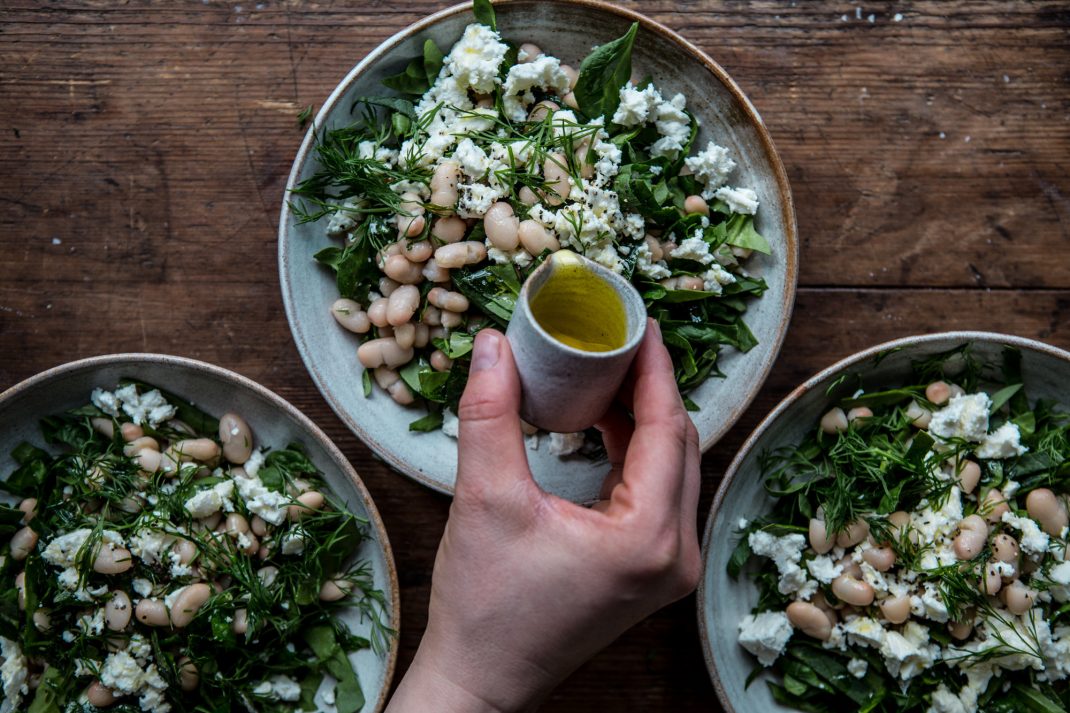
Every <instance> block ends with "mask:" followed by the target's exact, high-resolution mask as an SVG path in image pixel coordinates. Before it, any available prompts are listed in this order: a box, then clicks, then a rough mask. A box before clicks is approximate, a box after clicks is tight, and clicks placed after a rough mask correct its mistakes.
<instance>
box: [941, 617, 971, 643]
mask: <svg viewBox="0 0 1070 713" xmlns="http://www.w3.org/2000/svg"><path fill="white" fill-rule="evenodd" d="M947 631H948V633H949V634H951V638H953V639H956V640H958V641H964V640H965V639H967V638H969V636H970V634H971V633H972V632H973V624H971V623H970V622H968V621H949V622H948V623H947Z"/></svg>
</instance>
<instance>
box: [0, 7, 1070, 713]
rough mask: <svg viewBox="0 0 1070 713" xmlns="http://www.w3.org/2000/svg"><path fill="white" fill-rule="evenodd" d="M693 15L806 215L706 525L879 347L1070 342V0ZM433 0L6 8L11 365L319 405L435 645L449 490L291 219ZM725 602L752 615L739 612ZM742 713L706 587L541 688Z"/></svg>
mask: <svg viewBox="0 0 1070 713" xmlns="http://www.w3.org/2000/svg"><path fill="white" fill-rule="evenodd" d="M621 4H623V5H626V6H628V7H631V8H633V9H636V10H640V11H642V12H645V13H647V14H649V15H650V16H652V17H653V18H654V19H656V20H658V21H660V22H663V23H665V24H666V25H668V26H669V27H671V28H673V29H675V30H677V31H679V32H681V33H682V34H683V35H684V36H685V37H686V38H687V39H689V40H691V41H692V42H694V43H695V44H697V45H699V46H700V47H701V48H703V49H704V50H706V51H707V52H708V53H709V54H710V55H712V56H713V57H714V58H715V59H716V60H718V61H719V62H720V63H721V64H722V65H723V66H724V67H725V68H726V69H727V70H728V71H729V72H730V73H731V74H732V76H733V77H734V78H735V79H736V81H737V82H738V83H739V84H740V85H741V87H742V88H743V89H744V91H745V92H747V93H748V95H749V97H750V98H751V100H752V101H753V103H754V104H755V106H756V107H757V108H758V110H759V112H760V113H761V114H762V116H763V117H764V119H765V121H766V123H767V124H768V126H769V128H770V130H771V132H772V135H773V138H774V140H775V141H776V143H777V146H778V148H779V150H780V152H781V155H782V158H783V160H784V163H785V165H786V166H787V169H788V173H789V176H790V178H791V181H792V186H793V190H794V193H795V199H796V206H797V210H798V223H799V233H800V236H801V239H802V256H801V277H800V289H799V296H798V302H797V307H796V311H795V317H794V320H793V322H792V326H791V330H790V332H789V334H788V338H787V342H786V344H785V346H784V349H783V352H782V354H781V357H780V360H779V362H778V364H777V366H776V368H775V369H774V371H773V373H772V375H771V377H770V378H769V381H768V383H767V384H766V386H765V388H764V389H763V391H762V392H761V395H760V396H759V398H758V399H757V401H756V402H755V403H754V405H753V406H752V408H751V409H750V410H749V411H748V412H747V414H746V415H745V416H744V418H743V419H742V420H741V421H740V423H739V424H738V425H737V426H736V427H735V428H734V429H733V430H732V431H731V432H730V433H729V435H728V436H727V437H726V438H725V439H724V440H723V441H722V442H721V443H720V444H718V445H717V446H715V447H714V448H713V449H712V451H711V452H710V453H709V454H708V455H707V457H706V458H705V461H704V466H703V473H704V479H705V482H704V486H703V501H702V506H701V511H700V517H701V518H702V520H704V519H705V512H706V510H707V508H708V506H709V502H710V500H711V498H712V494H713V492H714V490H715V489H716V486H717V483H718V478H719V477H720V475H721V474H722V473H723V472H724V469H725V468H726V466H727V464H728V462H729V461H730V459H731V457H732V455H733V453H734V452H735V449H736V448H738V446H739V445H740V444H741V442H742V441H743V439H744V438H745V436H746V434H747V433H749V431H750V430H751V429H752V428H753V427H754V426H755V425H756V424H757V422H758V421H759V420H760V418H761V417H762V416H763V415H764V414H765V413H767V412H768V410H769V409H770V408H772V406H773V405H774V404H775V403H776V402H777V401H778V400H779V399H780V398H782V397H783V396H784V395H785V394H786V393H787V392H788V391H790V390H791V389H792V388H793V387H794V386H795V385H796V384H798V383H799V382H800V381H801V380H803V379H804V378H806V377H807V376H809V375H810V374H812V373H813V372H814V371H816V370H818V369H820V368H822V367H824V366H827V365H828V364H830V363H831V362H832V361H833V360H835V359H837V358H840V357H843V356H846V355H848V354H850V353H853V352H855V351H857V350H859V349H862V348H864V347H867V346H869V345H872V344H874V343H876V342H878V341H881V340H885V339H890V338H894V337H899V336H904V335H909V334H915V333H925V332H932V331H938V330H944V329H987V330H994V331H1004V332H1009V333H1012V334H1018V335H1023V336H1027V337H1035V338H1039V339H1042V340H1044V341H1046V342H1048V343H1050V344H1053V345H1056V346H1060V347H1063V348H1070V170H1068V165H1070V160H1068V159H1070V155H1068V154H1070V42H1068V35H1070V32H1068V31H1070V4H1067V3H1065V2H1061V3H1059V2H1031V3H1017V4H1013V3H1005V2H1002V1H999V2H997V1H991V2H918V3H894V2H872V3H867V4H857V3H850V2H836V3H819V2H794V1H787V0H785V1H783V2H770V1H763V2H753V3H746V2H739V1H727V0H726V1H724V2H699V1H687V0H651V1H650V2H626V3H621ZM442 7H444V5H443V4H442V3H439V2H425V1H422V0H421V1H417V2H405V1H403V0H395V1H394V2H382V1H380V0H372V1H366V2H361V3H355V2H353V3H344V2H329V3H299V2H274V1H265V2H256V3H254V2H249V1H247V0H242V1H241V2H240V3H235V2H233V1H232V2H226V3H222V2H217V1H216V0H203V1H202V0H183V1H182V2H172V3H150V2H144V1H140V0H130V1H128V2H121V3H106V2H99V1H86V2H80V3H76V2H65V1H56V2H30V1H29V0H6V2H4V3H3V5H2V7H0V389H2V388H6V387H8V386H10V385H12V384H14V383H16V382H18V381H19V380H21V379H23V378H25V377H28V376H30V375H32V374H34V373H36V372H38V371H41V370H43V369H45V368H47V367H50V366H54V365H56V364H60V363H62V362H66V361H69V360H72V359H76V358H79V357H85V356H90V355H94V354H102V353H108V352H118V351H152V352H166V353H172V354H178V355H183V356H190V357H195V358H199V359H204V360H207V361H210V362H214V363H216V364H220V365H222V366H225V367H229V368H231V369H234V370H237V371H239V372H241V373H243V374H245V375H247V376H249V377H252V378H253V379H256V380H258V381H260V382H262V383H263V384H265V385H266V386H267V387H269V388H271V389H273V390H275V391H277V392H278V393H279V394H281V395H282V396H283V397H284V398H286V399H288V400H289V401H291V402H293V403H294V404H295V405H297V406H298V407H299V408H300V409H302V410H303V411H304V412H305V413H306V414H308V415H309V416H310V417H312V418H313V420H315V421H316V422H317V423H318V424H320V425H321V426H322V427H323V428H324V429H325V430H326V431H327V433H328V434H329V435H330V436H331V437H332V438H333V439H334V440H335V441H336V442H337V443H338V445H339V446H340V447H341V448H342V450H343V451H344V452H345V453H346V454H347V456H348V457H349V458H350V459H351V460H352V462H353V463H354V465H355V466H356V468H357V470H358V471H359V472H360V474H361V475H362V477H363V478H364V479H365V481H366V482H367V484H368V487H369V489H370V490H371V492H372V494H373V496H374V497H375V500H376V503H377V504H378V506H379V508H380V510H381V512H382V514H383V517H384V520H385V521H386V525H387V528H388V530H389V532H390V536H391V538H392V543H393V546H394V552H395V554H396V556H397V564H398V571H399V576H400V580H401V587H402V592H401V596H402V609H403V612H402V622H403V626H402V639H401V644H402V648H401V661H400V668H399V677H400V674H401V673H402V672H403V671H404V669H405V666H406V665H407V664H408V662H409V661H410V660H411V657H412V654H413V652H414V651H415V648H416V646H417V644H418V642H419V638H420V633H421V631H422V628H423V625H424V621H425V617H426V605H427V597H428V592H429V586H430V578H431V566H432V562H433V558H434V553H435V548H436V546H437V542H438V538H439V536H440V535H441V532H442V527H443V524H444V522H445V519H446V515H447V511H448V507H449V501H448V500H447V499H446V498H444V497H442V496H439V495H436V494H433V493H431V492H429V491H428V490H425V489H423V488H421V487H419V486H417V485H415V484H414V483H411V482H409V481H408V480H406V479H404V478H402V477H400V476H398V475H396V474H394V473H392V472H391V471H389V469H387V468H386V467H385V466H384V465H382V464H381V463H379V462H378V461H377V460H375V459H374V458H373V456H372V455H371V453H370V452H369V451H368V449H367V448H365V447H364V446H363V445H362V444H361V443H360V442H358V441H357V440H356V439H355V438H354V437H353V436H352V435H351V434H349V432H348V431H347V430H346V429H345V428H344V427H343V426H342V425H341V423H340V421H339V420H338V419H337V418H336V417H335V416H334V414H333V413H331V411H330V410H329V409H328V407H327V406H326V404H325V402H324V401H323V399H322V398H321V397H320V395H319V393H318V392H317V391H316V389H315V388H314V387H313V385H312V382H311V381H310V379H309V378H308V376H307V374H306V373H305V370H304V368H303V366H302V364H301V362H300V360H299V359H298V356H297V352H296V350H295V349H294V346H293V343H292V341H291V338H290V332H289V329H288V328H287V325H286V320H285V316H284V314H283V310H282V303H281V300H280V296H279V285H278V277H277V270H276V262H275V247H276V245H275V231H276V223H277V216H278V210H279V206H280V202H281V200H282V190H283V186H284V183H285V179H286V175H287V172H288V171H289V168H290V163H291V161H292V159H293V156H294V154H295V152H296V149H297V147H298V144H299V143H300V140H301V134H300V133H299V132H298V130H297V127H296V123H295V116H296V114H297V112H298V111H299V110H300V108H302V107H304V106H306V105H308V104H315V105H318V104H319V103H321V102H322V101H323V100H324V99H325V97H326V96H327V94H328V93H329V92H330V90H331V89H332V88H333V87H334V85H335V83H336V82H337V81H338V80H340V79H341V78H342V77H343V76H344V74H345V73H346V72H347V71H348V70H349V69H350V68H351V67H352V66H353V65H354V64H355V63H356V62H357V61H358V60H359V59H360V58H361V57H362V56H363V55H364V54H365V53H367V52H368V51H369V50H371V49H372V48H373V47H375V46H376V45H377V44H378V43H379V42H381V41H382V40H384V39H385V38H387V37H388V36H389V35H391V34H392V33H394V32H395V31H397V30H399V29H401V28H402V27H404V26H405V25H407V24H408V23H410V22H412V21H414V20H416V19H418V18H420V17H422V16H424V15H426V14H427V13H429V12H432V11H434V10H437V9H441V8H442ZM729 625H731V624H729ZM595 708H600V709H604V710H614V711H710V710H719V707H718V704H717V702H716V698H715V696H714V694H713V690H712V687H711V686H710V683H709V680H708V677H707V674H706V670H705V667H704V665H703V662H702V654H701V650H700V647H699V643H698V635H697V629H696V624H695V611H694V598H693V597H692V598H688V599H686V600H684V601H682V602H680V603H678V604H676V605H674V606H671V607H669V608H667V609H666V610H664V611H662V612H659V613H658V614H656V615H655V616H653V617H651V618H650V619H649V620H647V621H646V622H643V623H642V624H640V625H639V626H637V627H635V628H634V629H633V630H632V631H630V632H628V633H627V634H625V635H624V636H623V637H622V638H621V639H620V640H619V641H618V642H616V643H615V644H614V645H612V646H611V647H610V648H609V649H607V650H606V651H604V652H602V653H601V654H600V655H598V656H597V657H596V658H595V659H594V660H593V661H591V662H590V663H589V664H587V665H586V666H584V667H583V668H582V669H581V670H580V671H578V672H577V673H576V674H575V675H574V676H572V677H571V678H570V679H569V680H568V681H566V682H565V683H564V684H563V685H562V686H561V687H560V689H559V690H558V691H557V692H556V693H555V694H554V695H553V696H552V698H551V699H550V700H549V701H548V702H547V703H546V705H545V706H544V707H543V709H542V710H545V711H589V710H592V709H595Z"/></svg>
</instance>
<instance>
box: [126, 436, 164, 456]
mask: <svg viewBox="0 0 1070 713" xmlns="http://www.w3.org/2000/svg"><path fill="white" fill-rule="evenodd" d="M146 449H148V450H152V451H159V450H160V443H159V441H157V440H156V439H155V438H153V437H152V436H140V437H138V438H135V439H134V440H132V441H130V442H129V443H127V444H126V445H124V446H123V455H127V456H132V455H134V454H135V453H137V452H138V451H143V450H146Z"/></svg>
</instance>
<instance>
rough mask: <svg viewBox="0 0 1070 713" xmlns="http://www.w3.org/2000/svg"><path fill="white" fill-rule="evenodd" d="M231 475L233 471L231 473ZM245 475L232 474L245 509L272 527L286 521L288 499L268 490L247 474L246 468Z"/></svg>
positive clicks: (253, 476) (259, 481) (256, 478)
mask: <svg viewBox="0 0 1070 713" xmlns="http://www.w3.org/2000/svg"><path fill="white" fill-rule="evenodd" d="M232 473H233V471H232ZM245 473H246V474H245V475H244V476H242V475H241V473H240V472H238V473H233V480H234V484H235V485H236V486H237V487H238V494H239V495H241V498H242V500H244V501H245V507H246V508H248V510H249V512H251V513H253V514H254V515H259V516H260V517H261V518H263V519H264V520H265V521H266V522H269V523H271V524H272V525H281V524H282V523H283V521H284V520H285V519H286V510H287V506H288V505H289V504H290V498H288V497H287V496H285V495H283V494H282V493H278V492H275V491H274V490H269V489H268V487H267V486H266V485H264V483H263V481H261V480H260V478H258V477H256V476H255V475H252V474H250V473H249V469H248V466H247V467H246V470H245Z"/></svg>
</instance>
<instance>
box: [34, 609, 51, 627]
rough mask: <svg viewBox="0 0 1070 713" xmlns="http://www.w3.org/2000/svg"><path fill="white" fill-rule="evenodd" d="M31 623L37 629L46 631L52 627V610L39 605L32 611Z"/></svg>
mask: <svg viewBox="0 0 1070 713" xmlns="http://www.w3.org/2000/svg"><path fill="white" fill-rule="evenodd" d="M32 618H33V625H34V626H35V627H36V628H37V630H38V631H48V630H49V629H51V628H52V612H51V611H49V610H48V609H46V608H44V607H41V608H40V609H38V610H37V611H35V612H34V613H33V617H32Z"/></svg>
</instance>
